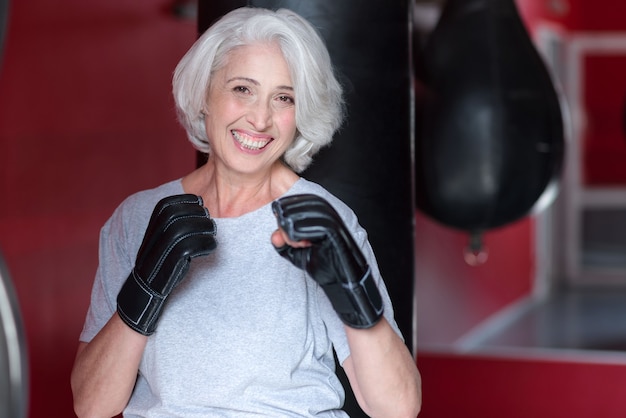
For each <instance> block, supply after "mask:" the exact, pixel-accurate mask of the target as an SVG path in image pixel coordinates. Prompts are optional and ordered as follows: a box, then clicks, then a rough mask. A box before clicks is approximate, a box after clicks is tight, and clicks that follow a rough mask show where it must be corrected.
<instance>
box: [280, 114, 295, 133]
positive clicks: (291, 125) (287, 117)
mask: <svg viewBox="0 0 626 418" xmlns="http://www.w3.org/2000/svg"><path fill="white" fill-rule="evenodd" d="M276 122H277V123H278V124H279V125H280V130H281V132H283V135H285V136H289V137H292V138H293V137H295V135H296V115H295V113H294V112H285V113H284V114H281V115H280V116H279V117H278V118H277V120H276Z"/></svg>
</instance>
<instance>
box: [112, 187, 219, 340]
mask: <svg viewBox="0 0 626 418" xmlns="http://www.w3.org/2000/svg"><path fill="white" fill-rule="evenodd" d="M215 229H216V228H215V222H214V221H213V219H211V217H210V216H209V212H208V211H207V209H206V208H205V207H204V206H203V203H202V198H200V197H199V196H196V195H193V194H182V195H176V196H170V197H166V198H164V199H162V200H161V201H159V203H157V205H156V206H155V208H154V211H153V212H152V216H151V218H150V222H149V223H148V227H147V229H146V233H145V235H144V237H143V242H142V243H141V247H140V248H139V252H138V253H137V259H136V261H135V267H134V268H133V270H132V272H131V273H130V275H129V276H128V278H127V279H126V282H125V283H124V285H123V286H122V289H121V290H120V292H119V293H118V295H117V312H118V314H119V316H120V318H122V320H123V321H124V322H125V323H126V324H127V325H128V326H129V327H131V328H132V329H134V330H135V331H137V332H139V333H140V334H143V335H151V334H152V333H153V332H154V330H155V329H156V324H157V321H158V319H159V317H160V315H161V311H162V310H163V306H164V304H165V301H166V299H167V296H168V295H169V294H170V292H171V291H172V289H174V287H176V285H177V284H178V283H180V281H181V280H182V279H183V277H184V276H185V273H187V270H188V269H189V263H190V262H191V259H192V258H194V257H198V256H202V255H207V254H210V253H211V252H212V251H213V250H214V249H215V248H216V247H217V242H216V241H215Z"/></svg>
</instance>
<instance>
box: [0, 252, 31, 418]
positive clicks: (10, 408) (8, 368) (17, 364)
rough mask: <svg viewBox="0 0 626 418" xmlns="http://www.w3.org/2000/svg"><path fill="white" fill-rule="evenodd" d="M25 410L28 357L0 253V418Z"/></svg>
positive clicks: (19, 417)
mask: <svg viewBox="0 0 626 418" xmlns="http://www.w3.org/2000/svg"><path fill="white" fill-rule="evenodd" d="M27 410H28V358H27V350H26V339H25V336H24V328H23V324H22V318H21V315H20V310H19V306H18V301H17V297H16V294H15V291H14V288H13V284H12V282H11V277H10V276H9V271H8V269H7V267H6V264H5V262H4V259H3V257H2V254H0V418H23V417H26V414H27Z"/></svg>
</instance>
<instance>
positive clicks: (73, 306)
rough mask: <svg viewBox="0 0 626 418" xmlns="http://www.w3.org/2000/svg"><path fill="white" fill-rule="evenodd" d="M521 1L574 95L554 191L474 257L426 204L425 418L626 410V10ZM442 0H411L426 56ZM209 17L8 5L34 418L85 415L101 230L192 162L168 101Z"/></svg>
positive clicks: (3, 173)
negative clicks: (81, 365)
mask: <svg viewBox="0 0 626 418" xmlns="http://www.w3.org/2000/svg"><path fill="white" fill-rule="evenodd" d="M303 1H304V0H303ZM218 3H220V2H218ZM222 3H224V2H222ZM374 3H375V2H374ZM384 3H385V2H383V1H381V2H380V7H385V6H384ZM515 3H516V4H517V7H518V10H519V13H520V16H521V17H522V19H523V21H524V24H525V26H526V28H527V29H528V33H529V36H530V37H531V38H532V41H533V42H534V44H535V45H536V48H537V50H538V51H539V53H540V54H541V56H542V57H543V59H544V60H545V63H546V67H547V68H548V69H549V71H550V73H551V75H552V77H553V79H554V82H555V86H556V89H557V91H558V94H559V97H560V99H561V100H562V101H563V109H564V119H565V127H566V140H567V146H566V157H565V164H564V168H563V174H562V178H561V180H560V187H559V194H558V198H557V199H556V201H554V202H552V204H551V205H550V206H548V207H543V208H542V210H541V211H537V212H529V213H528V215H527V216H524V217H522V218H520V219H518V220H515V221H514V222H510V223H508V224H506V225H503V226H500V227H497V228H493V229H490V230H488V231H485V232H484V234H483V236H482V239H483V243H484V248H483V250H484V251H485V254H486V255H487V253H488V257H487V259H486V261H485V262H481V263H478V264H477V265H476V263H473V264H474V265H472V263H468V260H467V257H466V256H467V247H468V240H469V237H468V233H467V231H463V230H459V229H456V228H451V227H448V226H446V225H443V224H441V223H439V222H437V221H435V220H433V219H432V218H431V217H430V216H428V215H426V214H425V213H423V212H422V211H420V210H419V209H415V211H414V219H412V223H413V225H414V231H410V234H411V236H413V237H414V248H411V251H412V252H413V253H414V260H413V261H414V264H413V266H412V269H413V270H414V282H413V283H408V285H407V292H409V293H410V294H411V295H414V297H413V298H412V299H413V302H414V305H413V306H412V309H413V313H414V317H412V318H410V321H409V322H412V330H411V332H410V334H411V335H408V336H407V337H408V339H409V340H411V339H412V341H409V343H410V344H411V345H412V348H413V349H414V351H415V354H416V357H417V364H418V367H419V368H420V370H421V372H422V376H423V384H424V407H423V412H422V413H421V414H420V417H426V418H448V417H450V418H456V417H460V416H463V417H470V418H471V417H476V418H491V417H493V418H502V417H506V418H516V417H520V418H521V417H524V418H527V417H534V418H559V417H594V418H601V417H623V415H624V412H623V411H624V409H626V356H624V351H625V350H626V234H624V233H623V231H624V230H625V227H626V189H625V187H626V164H624V162H626V137H625V133H624V131H625V130H626V127H625V125H626V112H625V104H626V18H625V16H626V3H625V2H624V1H623V0H594V1H591V0H517V1H516V2H515ZM210 4H211V3H210V2H206V3H205V6H204V7H210ZM206 5H208V6H206ZM442 5H443V2H439V1H421V0H416V1H415V3H413V6H414V8H413V9H412V15H410V16H407V21H408V22H409V23H410V25H411V27H412V28H413V31H414V32H415V34H416V36H415V39H414V45H413V48H414V49H417V50H419V49H420V47H421V46H422V42H423V43H425V42H427V40H428V36H429V33H430V32H431V31H432V30H433V28H434V27H435V25H436V23H437V21H438V19H439V16H440V13H441V9H442ZM196 10H197V5H196V4H195V3H194V2H192V1H189V2H183V1H181V2H170V1H159V0H136V1H133V2H124V1H119V0H107V1H104V0H92V1H89V2H82V1H77V0H57V1H55V2H46V1H43V0H14V1H12V2H10V3H9V5H8V14H6V18H5V20H6V22H7V25H6V29H5V36H4V46H3V47H2V48H0V51H2V57H1V61H0V250H1V251H2V253H3V255H4V259H5V261H6V265H7V268H8V270H9V271H10V275H11V278H12V283H13V286H14V287H15V293H16V295H17V303H18V305H19V310H20V313H21V317H22V321H23V324H24V332H25V342H26V345H25V346H26V350H27V360H28V391H29V393H28V416H29V417H32V418H40V417H41V418H43V417H46V418H55V417H59V418H60V417H64V418H65V417H71V416H74V414H73V409H72V396H71V390H70V385H69V374H70V370H71V366H72V363H73V359H74V353H75V350H76V346H77V343H78V335H79V333H80V331H81V327H82V324H83V320H84V316H85V313H86V311H87V306H88V303H89V294H90V290H91V285H92V280H93V277H94V273H95V269H96V266H97V244H98V233H99V229H100V227H101V226H102V224H103V223H104V222H105V221H106V219H107V218H108V217H109V216H110V214H111V213H112V211H113V209H114V208H115V207H116V206H117V205H118V204H119V203H120V202H121V200H122V199H123V198H124V197H126V196H127V195H129V194H131V193H133V192H135V191H137V190H140V189H145V188H149V187H153V186H156V185H158V184H160V183H163V182H165V181H167V180H170V179H173V178H176V177H179V176H182V175H184V174H186V173H187V172H189V171H191V170H192V169H193V168H194V167H195V165H196V155H195V152H194V151H193V150H192V148H191V147H190V146H188V145H187V143H186V141H187V140H186V137H185V134H184V132H183V131H182V129H181V128H180V127H179V126H178V124H177V122H176V119H175V114H174V111H173V100H172V98H171V93H170V91H171V75H172V72H173V70H174V67H175V65H176V63H177V62H178V60H179V59H180V58H181V57H182V55H183V54H184V52H185V51H186V50H187V48H188V47H189V46H190V45H191V44H192V43H193V41H194V40H195V38H196V36H197V13H196ZM0 20H1V19H0ZM418 55H419V54H416V55H415V56H414V60H419V56H418ZM415 64H416V66H419V62H416V63H415ZM419 87H420V81H419V80H416V81H415V85H414V88H415V91H414V94H415V99H416V100H417V101H418V102H419V100H420V94H422V90H420V88H419ZM416 117H417V118H419V117H420V115H419V112H417V114H416ZM413 140H414V141H416V142H419V140H420V133H419V132H416V134H415V138H414V139H413ZM388 164H390V165H392V164H394V162H393V161H389V162H388ZM406 198H407V199H409V200H411V199H412V196H411V195H410V193H409V194H408V195H407V196H406ZM400 311H406V309H405V307H403V308H402V309H400ZM406 320H407V318H403V321H404V322H406Z"/></svg>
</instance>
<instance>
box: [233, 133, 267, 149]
mask: <svg viewBox="0 0 626 418" xmlns="http://www.w3.org/2000/svg"><path fill="white" fill-rule="evenodd" d="M231 133H232V134H233V138H235V141H237V143H239V145H241V146H242V147H243V148H245V149H247V150H250V151H258V150H261V149H263V148H264V147H265V146H266V145H267V144H269V143H270V142H272V138H266V139H253V137H251V136H249V135H246V134H244V133H242V132H238V131H231Z"/></svg>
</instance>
